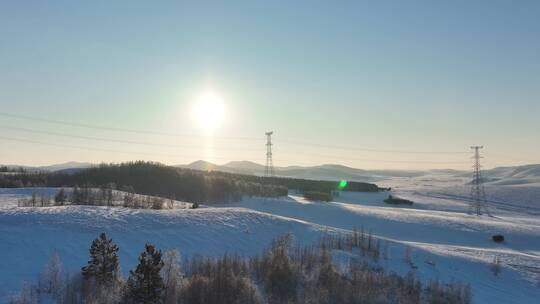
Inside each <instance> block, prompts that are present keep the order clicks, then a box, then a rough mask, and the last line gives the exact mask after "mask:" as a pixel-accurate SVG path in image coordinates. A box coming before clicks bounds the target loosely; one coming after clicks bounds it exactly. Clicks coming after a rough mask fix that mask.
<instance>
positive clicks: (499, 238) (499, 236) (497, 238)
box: [491, 234, 504, 243]
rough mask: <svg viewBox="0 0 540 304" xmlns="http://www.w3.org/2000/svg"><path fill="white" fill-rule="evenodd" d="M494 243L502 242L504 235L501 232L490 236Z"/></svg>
mask: <svg viewBox="0 0 540 304" xmlns="http://www.w3.org/2000/svg"><path fill="white" fill-rule="evenodd" d="M491 238H492V239H493V241H494V242H495V243H502V242H504V235H502V234H496V235H494V236H492V237H491Z"/></svg>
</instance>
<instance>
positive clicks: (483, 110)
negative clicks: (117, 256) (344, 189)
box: [0, 1, 540, 169]
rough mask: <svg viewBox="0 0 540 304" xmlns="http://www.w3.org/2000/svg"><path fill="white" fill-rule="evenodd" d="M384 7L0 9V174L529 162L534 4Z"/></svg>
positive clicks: (536, 58)
mask: <svg viewBox="0 0 540 304" xmlns="http://www.w3.org/2000/svg"><path fill="white" fill-rule="evenodd" d="M203 2H204V1H203ZM398 3H401V1H384V2H380V1H373V2H371V3H366V2H363V1H362V2H360V1H358V2H357V1H346V2H343V3H341V4H340V5H336V3H333V2H332V1H309V2H304V1H294V2H291V1H277V2H260V1H248V2H243V3H241V4H240V3H230V2H226V1H223V2H216V3H213V4H211V5H210V4H209V3H202V2H199V1H194V2H189V1H182V2H172V3H167V4H164V3H154V2H137V3H130V5H129V9H126V5H125V3H122V2H121V1H112V2H101V3H95V2H93V1H85V2H78V3H74V2H72V1H55V2H53V3H50V2H42V1H36V2H32V3H26V2H19V1H7V2H3V3H2V4H0V37H1V40H2V43H1V44H0V129H1V135H0V145H1V147H2V148H1V149H0V160H1V161H0V163H2V164H19V165H47V164H52V163H61V162H66V161H80V162H92V163H100V162H122V161H129V160H139V159H142V160H151V161H158V162H162V163H165V164H171V165H176V164H186V163H190V162H193V161H196V160H199V159H203V160H211V161H213V162H216V163H218V164H224V163H227V162H229V161H239V160H249V161H254V162H257V163H260V164H264V162H265V157H266V150H265V149H266V148H265V142H266V138H265V135H264V134H265V132H267V131H274V134H273V138H272V140H273V143H274V146H273V153H274V154H273V157H274V165H275V166H289V165H301V166H305V165H318V164H343V165H347V166H351V167H357V168H365V169H432V168H453V169H469V168H470V166H471V159H470V157H471V156H472V154H471V149H470V146H471V145H484V147H485V148H484V149H483V150H482V153H483V155H484V157H485V158H484V159H483V164H484V165H485V167H488V168H489V167H495V166H504V165H517V164H527V163H539V162H540V158H539V154H538V151H540V141H539V140H538V131H539V130H540V119H538V113H540V102H539V100H540V65H539V62H540V39H538V37H540V22H539V19H538V16H539V15H540V2H538V1H519V2H517V3H515V2H513V1H458V2H456V1H448V2H444V1H410V2H408V4H407V5H399V8H398V7H397V5H396V4H398ZM209 149H211V151H209Z"/></svg>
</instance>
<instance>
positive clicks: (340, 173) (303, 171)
mask: <svg viewBox="0 0 540 304" xmlns="http://www.w3.org/2000/svg"><path fill="white" fill-rule="evenodd" d="M176 167H180V168H188V169H194V170H203V171H223V172H229V173H239V174H250V175H263V174H264V166H263V165H261V164H257V163H254V162H250V161H232V162H228V163H226V164H224V165H216V164H213V163H210V162H206V161H202V160H198V161H195V162H193V163H190V164H187V165H177V166H176ZM274 171H275V174H276V175H277V176H281V177H291V178H303V179H315V180H332V181H336V180H342V179H346V180H350V181H358V182H374V181H378V180H381V179H385V178H388V177H414V176H420V175H422V174H424V172H422V171H410V170H363V169H356V168H351V167H347V166H343V165H336V164H324V165H319V166H288V167H274Z"/></svg>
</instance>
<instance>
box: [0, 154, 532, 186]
mask: <svg viewBox="0 0 540 304" xmlns="http://www.w3.org/2000/svg"><path fill="white" fill-rule="evenodd" d="M94 165H95V164H92V163H86V162H67V163H62V164H54V165H49V166H39V167H29V166H22V167H23V168H25V169H26V170H29V171H49V172H64V173H72V172H77V171H80V170H83V169H86V168H90V167H92V166H94ZM8 167H12V168H17V167H21V166H17V165H9V166H8ZM175 167H178V168H187V169H192V170H202V171H223V172H229V173H238V174H248V175H264V165H261V164H258V163H255V162H251V161H232V162H228V163H226V164H224V165H217V164H213V163H210V162H207V161H203V160H198V161H195V162H192V163H190V164H186V165H176V166H175ZM274 171H275V174H276V175H277V176H282V177H292V178H305V179H320V180H341V179H345V180H350V181H359V182H377V181H380V180H384V179H388V178H391V177H418V176H423V175H448V176H458V177H468V176H470V175H471V173H470V172H469V171H460V170H452V169H434V170H428V171H415V170H364V169H356V168H351V167H347V166H343V165H336V164H324V165H318V166H287V167H274ZM483 176H484V178H485V180H486V182H487V183H489V184H492V185H524V184H533V183H539V184H540V164H533V165H522V166H510V167H496V168H493V169H488V170H484V171H483Z"/></svg>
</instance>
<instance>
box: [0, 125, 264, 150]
mask: <svg viewBox="0 0 540 304" xmlns="http://www.w3.org/2000/svg"><path fill="white" fill-rule="evenodd" d="M0 129H8V130H16V131H22V132H27V133H34V134H46V135H54V136H61V137H69V138H77V139H87V140H95V141H105V142H114V143H122V144H135V145H144V146H152V147H155V146H160V147H168V148H184V149H185V148H188V149H201V147H200V146H185V145H174V144H162V143H152V142H141V141H133V140H124V139H110V138H103V137H92V136H84V135H73V134H67V133H60V132H50V131H42V130H35V129H28V128H20V127H11V126H0ZM226 149H227V150H242V151H244V150H251V151H261V149H253V148H226Z"/></svg>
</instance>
